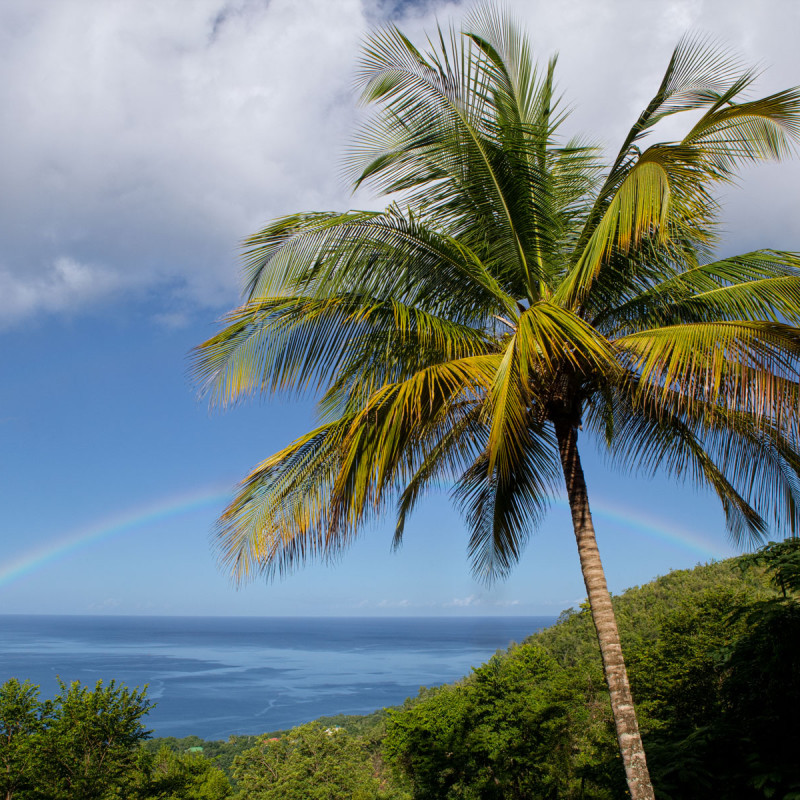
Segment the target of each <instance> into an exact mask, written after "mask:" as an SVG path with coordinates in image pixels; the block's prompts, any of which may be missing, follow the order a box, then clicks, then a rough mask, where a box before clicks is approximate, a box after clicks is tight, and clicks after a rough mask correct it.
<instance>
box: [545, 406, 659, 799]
mask: <svg viewBox="0 0 800 800" xmlns="http://www.w3.org/2000/svg"><path fill="white" fill-rule="evenodd" d="M555 428H556V438H557V439H558V449H559V452H560V454H561V466H562V467H563V469H564V480H565V481H566V484H567V497H568V498H569V507H570V511H571V512H572V525H573V528H574V529H575V539H576V540H577V542H578V555H579V557H580V561H581V572H582V573H583V581H584V583H585V585H586V593H587V595H588V598H589V608H590V609H591V611H592V619H593V620H594V626H595V629H596V630H597V640H598V642H599V643H600V654H601V656H602V658H603V672H604V673H605V677H606V683H607V684H608V691H609V694H610V695H611V711H612V713H613V714H614V724H615V726H616V729H617V741H618V742H619V750H620V754H621V755H622V763H623V764H624V766H625V777H626V779H627V781H628V789H629V790H630V793H631V798H632V800H655V795H654V794H653V785H652V783H651V782H650V773H649V772H648V770H647V761H646V760H645V755H644V748H643V746H642V737H641V735H640V734H639V725H638V723H637V722H636V710H635V709H634V707H633V698H632V697H631V689H630V685H629V684H628V673H627V671H626V669H625V661H624V660H623V658H622V646H621V644H620V641H619V632H618V631H617V621H616V619H615V617H614V608H613V607H612V605H611V595H610V594H609V592H608V587H607V586H606V578H605V574H604V573H603V564H602V562H601V561H600V551H599V550H598V549H597V540H596V538H595V535H594V525H593V524H592V514H591V512H590V510H589V497H588V495H587V492H586V480H585V479H584V477H583V468H582V467H581V460H580V456H579V455H578V434H577V431H576V429H575V428H574V427H573V426H572V424H570V423H569V422H568V421H566V420H561V421H558V422H556V424H555Z"/></svg>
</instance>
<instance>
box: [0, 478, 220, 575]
mask: <svg viewBox="0 0 800 800" xmlns="http://www.w3.org/2000/svg"><path fill="white" fill-rule="evenodd" d="M230 496H231V487H230V485H226V486H225V487H222V486H213V487H206V488H204V489H199V490H195V491H193V492H187V493H183V494H179V495H175V496H172V497H169V498H162V499H160V500H157V501H155V502H152V503H148V504H147V505H146V506H144V507H138V508H136V509H128V510H126V511H124V512H122V513H119V514H115V515H113V516H110V517H104V518H102V519H100V520H97V521H96V522H94V523H93V524H91V525H90V526H89V527H88V528H81V529H79V530H77V531H72V532H71V533H68V534H66V535H64V536H59V537H58V538H56V539H51V540H50V541H48V542H44V543H43V544H41V545H40V546H38V547H35V548H33V549H31V550H28V551H27V552H25V553H23V554H21V555H19V556H17V557H16V558H13V559H11V560H10V561H8V562H6V563H4V564H0V587H2V586H6V585H8V584H9V583H11V581H14V580H17V579H18V578H22V577H23V576H25V575H29V574H30V573H31V572H35V571H36V570H38V569H40V568H41V567H44V566H45V565H47V564H50V563H52V562H53V561H58V560H59V559H61V558H65V557H66V556H68V555H71V554H72V553H74V552H76V551H78V550H83V549H84V548H86V547H89V546H91V545H93V544H95V543H96V542H99V541H101V540H105V539H112V538H114V537H115V536H121V535H122V534H124V533H128V532H129V531H131V530H134V529H135V528H141V527H142V526H143V525H148V524H150V523H153V522H160V521H161V520H164V519H169V518H170V517H177V516H180V515H181V514H187V513H189V512H191V511H195V510H197V509H199V508H204V507H206V506H210V505H212V504H215V503H222V502H224V501H225V500H227V499H229V498H230Z"/></svg>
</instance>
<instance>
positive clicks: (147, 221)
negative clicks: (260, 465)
mask: <svg viewBox="0 0 800 800" xmlns="http://www.w3.org/2000/svg"><path fill="white" fill-rule="evenodd" d="M510 5H511V6H512V8H514V9H516V11H517V13H518V14H519V15H520V17H521V19H522V21H523V22H524V23H525V24H526V26H527V28H528V30H529V32H530V34H531V36H532V39H533V41H534V44H535V47H536V50H537V52H538V53H539V54H540V55H541V56H543V57H545V56H547V55H549V54H550V53H552V52H554V51H560V53H561V57H560V62H559V73H558V75H559V83H560V86H561V88H562V90H564V92H565V95H566V99H567V101H568V102H569V103H570V104H572V105H573V106H574V108H575V112H574V114H573V117H572V119H571V121H570V123H569V126H570V129H574V130H577V131H583V132H585V133H587V134H588V135H590V136H592V137H594V138H596V139H599V140H600V141H603V142H607V143H609V144H613V143H614V142H616V141H618V140H619V137H620V136H621V135H622V133H623V132H624V130H625V129H626V128H627V126H629V125H630V123H631V122H632V121H633V119H635V116H636V114H637V113H638V111H639V109H640V108H641V107H642V105H643V104H644V103H645V102H646V101H647V99H648V98H649V96H650V95H651V94H652V92H653V90H654V88H655V87H656V86H657V83H658V81H659V78H660V75H661V72H662V70H663V68H664V66H665V64H666V62H667V59H668V57H669V53H670V50H671V48H672V47H673V45H674V43H675V42H676V40H677V39H678V38H679V36H680V35H681V34H682V33H684V32H685V30H686V29H687V28H689V27H691V28H695V29H700V30H706V31H709V32H711V33H713V34H715V35H717V36H718V37H719V38H720V39H721V40H723V41H727V42H729V43H730V44H731V45H732V46H734V47H736V48H739V49H740V50H741V51H742V52H743V55H744V56H745V57H746V58H747V59H748V60H750V61H758V60H760V59H764V60H766V61H767V62H768V63H771V64H772V66H773V68H772V69H771V70H769V71H768V72H767V73H766V75H765V77H764V79H763V80H762V82H761V84H760V86H761V87H762V88H763V91H770V90H775V89H778V88H785V87H787V86H790V85H793V84H795V83H798V82H800V58H799V57H798V55H797V52H798V51H797V48H796V43H795V41H794V37H795V32H796V30H797V28H798V23H799V22H800V4H796V3H795V2H793V0H785V2H780V0H775V2H773V3H770V4H769V6H770V9H771V13H764V12H763V10H762V9H760V8H756V7H755V6H754V5H753V4H751V3H746V2H744V0H733V1H731V2H728V0H706V1H705V2H703V1H702V0H672V2H655V0H652V1H651V2H642V1H641V0H614V2H608V3H596V2H592V1H591V0H576V2H572V3H569V4H563V3H544V2H541V3H526V2H523V0H517V1H516V2H511V3H510ZM434 11H435V12H436V13H437V14H438V16H439V18H440V19H442V20H447V19H448V18H451V17H457V16H458V15H459V14H460V13H461V11H460V10H459V6H458V5H457V4H452V3H451V4H447V3H436V4H435V5H430V4H426V3H418V4H416V5H414V4H401V3H397V4H392V3H385V2H364V3H361V2H359V0H340V1H339V2H337V3H331V2H328V0H298V1H297V2H292V0H272V1H271V2H267V0H230V2H223V0H193V2H191V3H185V2H178V1H177V0H141V1H140V2H133V1H132V0H129V1H128V2H115V3H110V2H100V0H62V2H58V3H53V2H50V1H49V0H6V1H5V2H4V3H3V4H2V5H0V107H2V108H3V115H4V122H5V124H4V125H3V126H2V128H0V148H2V152H3V153H4V159H3V163H2V166H0V182H1V183H2V186H3V192H2V194H0V264H2V273H0V282H1V283H0V291H3V292H4V293H5V297H4V298H3V299H2V300H0V314H2V315H5V318H6V322H9V321H12V322H13V321H15V320H19V319H22V318H24V317H25V316H26V315H29V314H33V313H36V312H39V311H48V312H57V311H64V310H70V309H79V308H82V307H85V306H87V305H90V304H91V303H96V302H101V301H102V300H103V299H104V298H106V297H108V295H109V294H111V293H114V292H120V291H129V290H130V289H131V288H132V287H140V288H141V287H168V288H169V290H168V291H167V292H166V293H165V294H166V295H167V296H169V297H175V296H176V295H177V297H178V298H179V301H180V302H179V305H180V309H179V311H177V312H176V311H175V309H173V308H166V309H163V310H162V311H163V313H164V314H166V315H167V316H165V317H164V320H163V321H164V322H166V323H167V324H169V319H170V315H173V316H172V319H173V322H175V323H177V322H179V320H178V319H177V317H174V315H175V314H179V315H185V314H187V313H189V311H190V310H191V308H192V306H193V305H194V304H197V303H199V304H207V305H213V306H218V307H219V306H226V305H228V304H230V303H231V302H232V301H233V300H234V299H235V296H236V290H237V281H238V278H237V274H236V262H237V252H236V248H237V242H238V241H239V240H240V239H241V238H242V237H243V236H245V235H247V234H248V233H250V232H253V231H254V230H256V229H257V227H258V226H259V225H260V224H261V223H262V222H264V221H266V220H267V219H270V218H272V217H273V216H276V215H280V214H284V213H289V212H292V211H295V210H300V209H317V208H343V207H347V206H348V205H349V204H350V203H351V202H352V201H351V198H350V197H349V195H348V192H347V191H346V190H345V187H343V186H342V184H341V182H340V179H339V171H338V162H339V157H340V154H341V153H342V150H343V148H344V147H345V145H346V142H347V140H348V137H349V135H350V132H351V130H352V127H353V125H354V120H355V115H356V107H355V98H354V95H353V92H352V89H351V82H352V75H353V70H354V68H355V63H356V59H357V55H358V49H359V42H360V40H361V38H362V37H363V35H364V32H365V31H366V30H367V28H368V26H369V25H370V24H372V23H374V22H375V21H376V20H378V19H380V18H381V17H382V16H383V15H385V14H392V15H394V16H395V17H397V15H398V14H400V15H402V16H403V19H402V20H401V24H402V26H403V27H404V28H405V29H407V30H409V31H410V32H411V34H412V35H413V36H415V37H421V36H422V32H423V31H425V30H430V27H431V24H432V20H433V15H434ZM799 177H800V165H798V164H796V163H795V164H791V165H782V166H779V167H776V168H766V169H764V168H758V169H754V170H751V171H749V172H748V173H747V175H746V176H745V179H744V187H743V189H742V190H736V189H732V190H731V191H730V192H729V196H730V202H729V207H728V212H727V214H726V219H727V220H728V230H729V244H730V246H731V247H737V248H749V247H750V246H764V245H772V246H779V247H795V248H796V247H797V236H796V233H795V231H794V224H795V223H794V221H795V219H796V218H797V216H798V213H799V212H800V200H798V193H797V192H796V188H795V187H796V185H797V182H798V178H799ZM359 202H362V201H361V200H360V198H359ZM60 259H61V260H62V261H59V260H60ZM59 263H62V264H75V265H80V266H79V268H78V269H77V271H73V272H72V273H71V272H70V268H69V267H67V268H66V269H61V268H59V267H58V266H57V265H58V264H59ZM90 265H102V267H100V266H90ZM89 277H90V279H89ZM157 313H160V312H157Z"/></svg>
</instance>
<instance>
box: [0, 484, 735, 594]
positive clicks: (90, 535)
mask: <svg viewBox="0 0 800 800" xmlns="http://www.w3.org/2000/svg"><path fill="white" fill-rule="evenodd" d="M230 496H231V487H230V485H228V486H225V487H222V486H214V487H206V488H205V489H200V490H196V491H194V492H190V493H186V494H181V495H177V496H174V497H170V498H166V499H165V498H162V499H161V500H158V501H156V502H154V503H151V504H148V505H147V506H145V507H144V508H137V509H135V510H131V509H129V510H127V511H125V512H122V513H120V514H118V515H115V516H112V517H106V518H103V519H101V520H98V521H97V522H95V523H93V524H92V525H90V526H89V527H88V528H83V529H80V530H77V531H73V532H71V533H69V534H67V535H65V536H62V537H59V538H57V539H53V540H51V541H48V542H45V543H43V544H42V545H41V546H39V547H36V548H34V549H32V550H29V551H27V552H25V553H23V554H22V555H20V556H17V557H16V558H14V559H11V560H10V561H8V562H6V563H5V564H0V587H2V586H7V585H8V584H9V583H11V582H12V581H15V580H18V579H19V578H22V577H24V576H25V575H29V574H31V573H32V572H35V571H36V570H38V569H40V568H41V567H44V566H45V565H47V564H51V563H52V562H54V561H58V560H59V559H61V558H65V557H66V556H69V555H71V554H72V553H74V552H76V551H78V550H82V549H84V548H87V547H90V546H91V545H93V544H95V543H96V542H99V541H101V540H106V539H111V538H113V537H115V536H121V535H123V534H125V533H128V532H129V531H132V530H134V529H136V528H141V527H142V526H144V525H148V524H150V523H153V522H160V521H161V520H164V519H169V518H170V517H176V516H180V515H181V514H186V513H189V512H191V511H195V510H197V509H200V508H204V507H206V506H210V505H212V504H222V503H223V502H225V501H226V500H228V499H230ZM553 502H554V505H555V506H556V507H558V508H564V509H566V508H567V502H566V500H564V499H562V498H555V499H554V501H553ZM592 513H593V515H594V516H595V517H596V518H601V519H607V520H609V521H611V522H613V523H615V524H617V525H619V524H621V525H624V526H625V527H626V528H628V529H630V530H633V531H635V532H636V533H641V534H644V535H645V536H649V537H654V538H656V539H661V540H662V541H666V542H668V543H670V544H672V545H677V546H678V547H682V548H684V549H688V550H690V551H692V552H694V553H696V554H698V555H700V556H702V557H704V558H725V557H727V556H728V555H730V553H726V552H724V551H723V549H722V548H721V547H715V546H714V545H712V544H711V543H709V542H707V541H705V540H704V539H702V538H701V537H700V536H698V535H697V534H696V533H693V532H691V531H687V530H684V529H682V528H678V527H674V526H670V527H665V526H664V524H663V522H662V521H659V520H657V519H654V518H652V517H649V516H647V515H643V514H641V513H639V512H637V511H632V510H631V509H628V508H623V507H619V506H613V505H608V504H606V503H605V502H604V501H603V500H602V499H598V500H595V501H593V502H592Z"/></svg>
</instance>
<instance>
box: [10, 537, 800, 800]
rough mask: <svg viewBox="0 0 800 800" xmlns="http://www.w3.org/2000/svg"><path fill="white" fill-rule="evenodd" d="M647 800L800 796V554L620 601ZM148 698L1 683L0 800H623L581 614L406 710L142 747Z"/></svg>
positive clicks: (707, 571)
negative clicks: (649, 779)
mask: <svg viewBox="0 0 800 800" xmlns="http://www.w3.org/2000/svg"><path fill="white" fill-rule="evenodd" d="M614 605H615V611H616V615H617V619H618V620H619V627H620V635H621V637H622V641H623V644H624V647H625V653H626V659H627V661H628V668H629V673H630V678H631V685H632V688H633V692H634V696H635V698H636V701H637V703H638V705H639V708H640V713H641V725H642V732H643V736H644V741H645V745H646V747H647V752H648V758H649V763H650V769H651V773H652V776H653V781H654V786H655V790H656V794H657V796H658V798H659V800H694V799H695V798H697V799H698V800H699V799H700V798H703V799H704V800H705V798H708V797H714V798H719V800H757V799H761V798H764V799H766V798H783V799H784V800H798V798H800V759H798V758H797V753H798V752H800V730H798V727H797V725H796V720H797V719H798V718H800V541H798V540H788V541H786V542H781V543H779V544H775V545H771V546H769V547H767V548H765V549H763V550H761V551H759V552H758V553H756V554H754V555H751V556H743V557H741V558H738V559H731V560H728V561H725V562H720V563H714V564H709V565H705V566H700V567H697V568H696V569H694V570H684V571H679V572H672V573H670V574H669V575H666V576H664V577H662V578H658V579H657V580H655V581H653V582H651V583H648V584H646V585H644V586H641V587H635V588H633V589H629V590H628V591H627V592H625V593H624V594H622V595H620V596H619V597H616V598H614ZM148 708H149V705H148V703H147V701H146V698H145V696H144V693H143V692H139V691H138V690H133V691H131V690H128V689H125V688H124V687H123V688H120V687H117V686H116V685H115V684H114V683H111V684H109V685H108V686H106V687H104V686H103V685H102V684H98V685H97V686H96V687H95V689H94V690H89V689H87V688H85V687H81V686H79V685H77V684H75V685H73V686H70V687H67V686H63V685H62V687H61V691H60V692H59V694H58V695H57V696H56V698H54V699H53V700H44V701H43V700H41V699H40V698H39V695H38V691H37V688H36V687H34V686H31V685H29V684H23V683H20V682H19V681H17V680H11V681H8V682H7V683H6V684H4V685H3V686H2V687H1V688H0V792H2V793H3V794H2V796H5V798H6V800H12V799H13V798H16V800H44V799H45V798H48V800H79V799H80V800H84V799H85V798H97V799H98V800H111V798H121V797H124V798H131V799H132V800H277V799H278V798H287V799H288V800H291V798H297V799H298V800H300V798H318V799H319V800H339V798H342V800H344V799H345V798H359V799H360V800H412V799H413V800H433V798H436V799H437V800H457V799H458V800H494V799H495V798H498V799H499V798H510V799H511V800H514V799H515V798H527V799H529V800H539V799H541V800H545V799H547V800H556V798H557V799H558V800H572V799H573V798H574V800H578V799H579V798H580V799H581V800H622V798H624V797H626V796H628V794H627V788H626V785H625V776H624V771H623V769H622V765H621V762H620V756H619V752H618V749H617V746H616V740H615V734H614V727H613V720H612V716H611V708H610V703H609V700H608V691H607V689H606V687H605V682H604V680H603V673H602V665H601V661H600V654H599V648H598V644H597V636H596V634H595V632H594V627H593V625H592V621H591V617H590V614H589V611H588V609H586V608H581V609H577V610H574V609H573V610H570V611H568V612H565V613H564V614H563V615H562V616H561V618H560V620H559V622H558V624H556V625H554V626H553V627H551V628H549V629H547V630H544V631H541V632H540V633H537V634H535V635H533V636H531V637H530V638H529V639H528V640H527V641H526V642H524V643H522V644H520V645H515V646H514V647H512V648H511V649H510V650H508V651H505V652H498V653H497V654H496V655H495V656H494V657H493V658H491V659H490V660H489V662H488V663H486V664H484V665H483V666H481V667H479V668H477V669H475V670H473V672H472V674H471V675H469V676H468V677H466V678H464V679H463V680H462V681H460V682H458V683H455V684H450V685H445V686H440V687H434V688H425V689H422V690H421V691H420V693H419V695H418V696H417V697H415V698H410V699H408V700H407V701H406V702H405V704H404V705H403V706H402V707H397V708H393V709H382V710H380V711H376V712H375V713H374V714H370V715H366V716H345V715H340V716H336V717H326V718H322V719H319V720H317V721H316V722H314V723H310V724H308V725H303V726H301V727H299V728H294V729H293V730H291V731H276V732H273V733H269V734H264V735H263V736H234V737H231V739H230V740H229V741H228V742H208V741H204V740H202V739H199V738H198V737H196V736H190V737H186V738H184V739H175V738H162V739H152V740H149V741H143V740H144V738H145V737H146V735H147V732H146V730H145V728H144V726H143V724H142V720H143V718H144V716H145V714H146V712H147V710H148Z"/></svg>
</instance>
